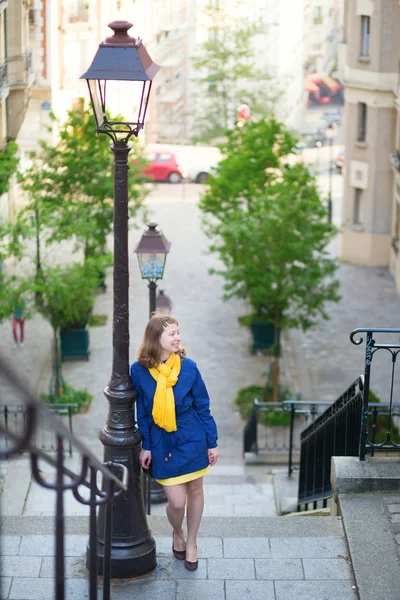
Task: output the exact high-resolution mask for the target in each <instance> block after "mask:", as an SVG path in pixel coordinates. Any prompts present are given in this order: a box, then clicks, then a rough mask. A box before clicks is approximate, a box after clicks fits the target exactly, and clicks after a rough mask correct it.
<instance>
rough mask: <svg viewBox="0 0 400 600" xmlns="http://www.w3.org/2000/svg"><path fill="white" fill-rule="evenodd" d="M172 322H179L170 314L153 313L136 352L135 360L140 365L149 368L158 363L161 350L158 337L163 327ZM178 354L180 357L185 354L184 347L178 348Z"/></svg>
mask: <svg viewBox="0 0 400 600" xmlns="http://www.w3.org/2000/svg"><path fill="white" fill-rule="evenodd" d="M173 324H176V325H178V324H179V323H178V321H177V320H176V319H175V318H174V317H171V316H170V315H153V316H152V317H151V319H150V321H149V322H148V323H147V326H146V329H145V330H144V336H143V340H142V343H141V344H140V347H139V350H138V352H137V360H138V362H139V363H140V364H141V365H143V366H144V367H147V368H148V369H151V368H152V367H156V366H157V365H159V364H160V362H161V350H162V348H161V345H160V337H161V334H162V333H163V331H164V330H165V328H166V327H167V326H168V325H173ZM179 354H180V355H181V356H182V357H184V356H186V351H185V350H184V348H179Z"/></svg>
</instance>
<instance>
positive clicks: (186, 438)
mask: <svg viewBox="0 0 400 600" xmlns="http://www.w3.org/2000/svg"><path fill="white" fill-rule="evenodd" d="M176 435H177V437H178V439H179V440H180V441H182V442H203V441H204V439H205V437H206V435H205V432H204V430H203V429H202V428H200V427H199V425H197V423H190V424H186V423H185V425H183V426H180V427H178V430H177V432H176Z"/></svg>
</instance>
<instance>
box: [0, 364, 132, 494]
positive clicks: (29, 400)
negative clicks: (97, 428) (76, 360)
mask: <svg viewBox="0 0 400 600" xmlns="http://www.w3.org/2000/svg"><path fill="white" fill-rule="evenodd" d="M0 372H2V373H5V374H6V377H7V379H8V380H9V381H10V383H11V384H13V385H14V386H15V387H17V388H19V390H20V392H22V396H23V399H24V400H25V402H24V403H25V404H26V406H27V408H28V409H29V408H30V409H31V410H32V409H33V410H34V412H35V415H40V416H42V417H43V419H45V420H46V421H47V423H48V424H49V425H50V426H51V428H52V429H53V430H54V432H55V434H56V435H57V437H60V438H63V439H66V440H67V441H69V442H70V443H71V444H72V445H73V446H74V447H75V448H76V449H77V450H78V451H79V452H80V454H82V456H85V457H87V459H88V460H89V462H90V464H91V465H92V466H93V467H94V468H96V469H97V471H99V472H100V473H102V474H103V475H104V476H106V477H107V478H108V479H109V480H111V481H113V482H114V484H115V485H116V486H117V488H119V489H121V490H123V491H126V490H127V486H126V485H124V484H123V483H122V481H121V480H120V479H118V477H116V476H115V475H114V473H113V472H112V471H110V470H109V469H107V468H106V467H104V465H103V463H101V462H100V461H99V459H98V458H97V457H96V456H95V455H94V454H93V452H92V451H91V450H89V448H88V447H87V446H85V444H84V443H83V442H81V441H80V440H78V439H77V438H76V437H75V436H74V435H73V434H72V433H71V432H70V431H69V430H68V429H67V427H66V426H65V425H64V423H63V422H62V421H61V419H57V417H55V416H54V415H53V414H52V413H51V412H50V411H49V410H48V408H47V405H46V404H43V403H42V402H39V400H37V399H36V398H35V396H34V395H33V393H32V392H31V391H30V390H29V388H28V386H26V384H25V383H24V382H22V381H21V380H20V379H19V378H18V376H17V375H16V374H15V372H14V371H13V370H11V369H10V367H9V366H8V365H6V363H5V362H4V360H3V359H2V358H0ZM0 432H2V433H4V434H5V435H8V436H9V437H12V435H10V432H7V430H6V429H4V428H3V427H2V426H1V425H0ZM30 437H31V433H30V434H29V439H30ZM28 443H29V441H28V440H26V442H25V445H28ZM12 452H13V450H11V451H7V452H3V453H2V452H0V457H2V456H3V457H4V456H5V457H8V456H9V455H10V454H11V453H12Z"/></svg>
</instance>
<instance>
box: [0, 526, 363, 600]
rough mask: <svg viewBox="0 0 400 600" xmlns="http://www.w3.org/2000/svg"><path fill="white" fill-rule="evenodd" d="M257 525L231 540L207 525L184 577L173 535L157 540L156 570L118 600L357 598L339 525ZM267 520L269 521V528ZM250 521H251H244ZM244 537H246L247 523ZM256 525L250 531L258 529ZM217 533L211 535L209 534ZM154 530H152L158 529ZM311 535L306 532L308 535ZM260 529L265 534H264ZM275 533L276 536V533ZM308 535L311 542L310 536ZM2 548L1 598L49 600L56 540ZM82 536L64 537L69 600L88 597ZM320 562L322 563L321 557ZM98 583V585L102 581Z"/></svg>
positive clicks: (115, 591) (12, 540)
mask: <svg viewBox="0 0 400 600" xmlns="http://www.w3.org/2000/svg"><path fill="white" fill-rule="evenodd" d="M287 520H288V521H289V520H290V522H286V523H285V524H283V523H282V521H286V519H271V520H265V521H260V522H259V523H254V526H255V527H257V533H255V532H254V531H253V535H252V536H248V537H243V535H242V536H240V524H239V531H238V530H237V529H236V530H235V525H234V523H235V522H234V521H232V523H231V527H232V533H231V535H229V534H227V533H225V535H221V533H222V529H221V527H218V526H215V525H213V523H214V521H213V522H210V524H209V525H210V526H207V524H206V525H205V527H204V528H205V530H206V531H205V535H203V536H200V537H199V539H198V550H199V568H198V570H197V571H195V572H193V573H190V572H188V571H187V570H186V569H185V568H184V566H183V564H182V562H180V561H177V560H176V559H174V558H173V557H172V553H171V537H170V536H166V535H165V534H164V535H156V536H155V539H156V544H157V568H156V569H155V571H153V572H152V573H149V574H147V575H145V576H143V577H140V578H137V579H135V580H132V579H126V580H119V581H114V582H113V583H112V591H111V594H112V597H113V598H115V599H120V600H125V599H126V600H128V599H129V600H131V599H132V598H139V597H141V598H145V599H146V600H198V599H199V598H201V599H202V600H208V599H210V600H242V599H243V598H249V599H251V600H293V599H294V598H296V600H355V598H356V595H355V588H354V584H353V582H352V574H351V569H350V565H349V560H348V551H347V547H346V543H345V541H344V538H343V532H342V529H341V523H340V519H337V518H329V517H320V518H318V517H315V518H313V519H312V520H311V521H312V523H311V522H310V519H309V518H308V517H303V519H302V518H296V519H295V518H290V517H288V518H287ZM267 521H268V523H267ZM248 522H251V519H250V520H248ZM242 526H243V532H244V533H249V531H247V532H246V525H242ZM255 527H253V530H254V529H255ZM210 528H214V530H215V532H216V534H215V535H214V536H213V535H210V533H209V529H210ZM155 529H157V525H155ZM307 529H309V534H307ZM263 530H265V534H264V536H263ZM279 530H280V531H281V535H279ZM310 536H312V537H310ZM3 539H4V541H3V547H2V553H3V558H2V563H3V574H4V577H3V579H2V587H3V593H2V598H4V600H6V599H7V600H52V599H53V597H54V594H53V577H54V558H53V557H54V537H53V536H51V535H23V536H17V535H6V536H4V538H3ZM86 542H87V536H83V535H68V536H67V537H66V556H67V559H66V563H67V599H68V600H78V599H79V600H81V598H83V597H85V596H86V595H87V590H88V582H87V570H86V567H85V552H86ZM322 557H323V558H322ZM100 581H101V580H100Z"/></svg>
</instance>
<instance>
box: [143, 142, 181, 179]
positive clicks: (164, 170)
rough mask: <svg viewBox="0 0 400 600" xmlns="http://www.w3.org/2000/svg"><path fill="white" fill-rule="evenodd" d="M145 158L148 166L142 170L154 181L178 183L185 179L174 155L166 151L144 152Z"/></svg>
mask: <svg viewBox="0 0 400 600" xmlns="http://www.w3.org/2000/svg"><path fill="white" fill-rule="evenodd" d="M145 157H146V159H147V160H148V161H149V165H148V166H147V167H146V169H145V170H144V174H145V175H147V177H150V178H151V179H154V181H168V182H169V183H179V182H180V181H182V179H184V178H185V173H184V172H183V170H182V167H181V166H180V164H179V162H178V160H177V157H176V156H175V154H174V153H172V152H169V151H167V150H163V151H160V152H146V153H145Z"/></svg>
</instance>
